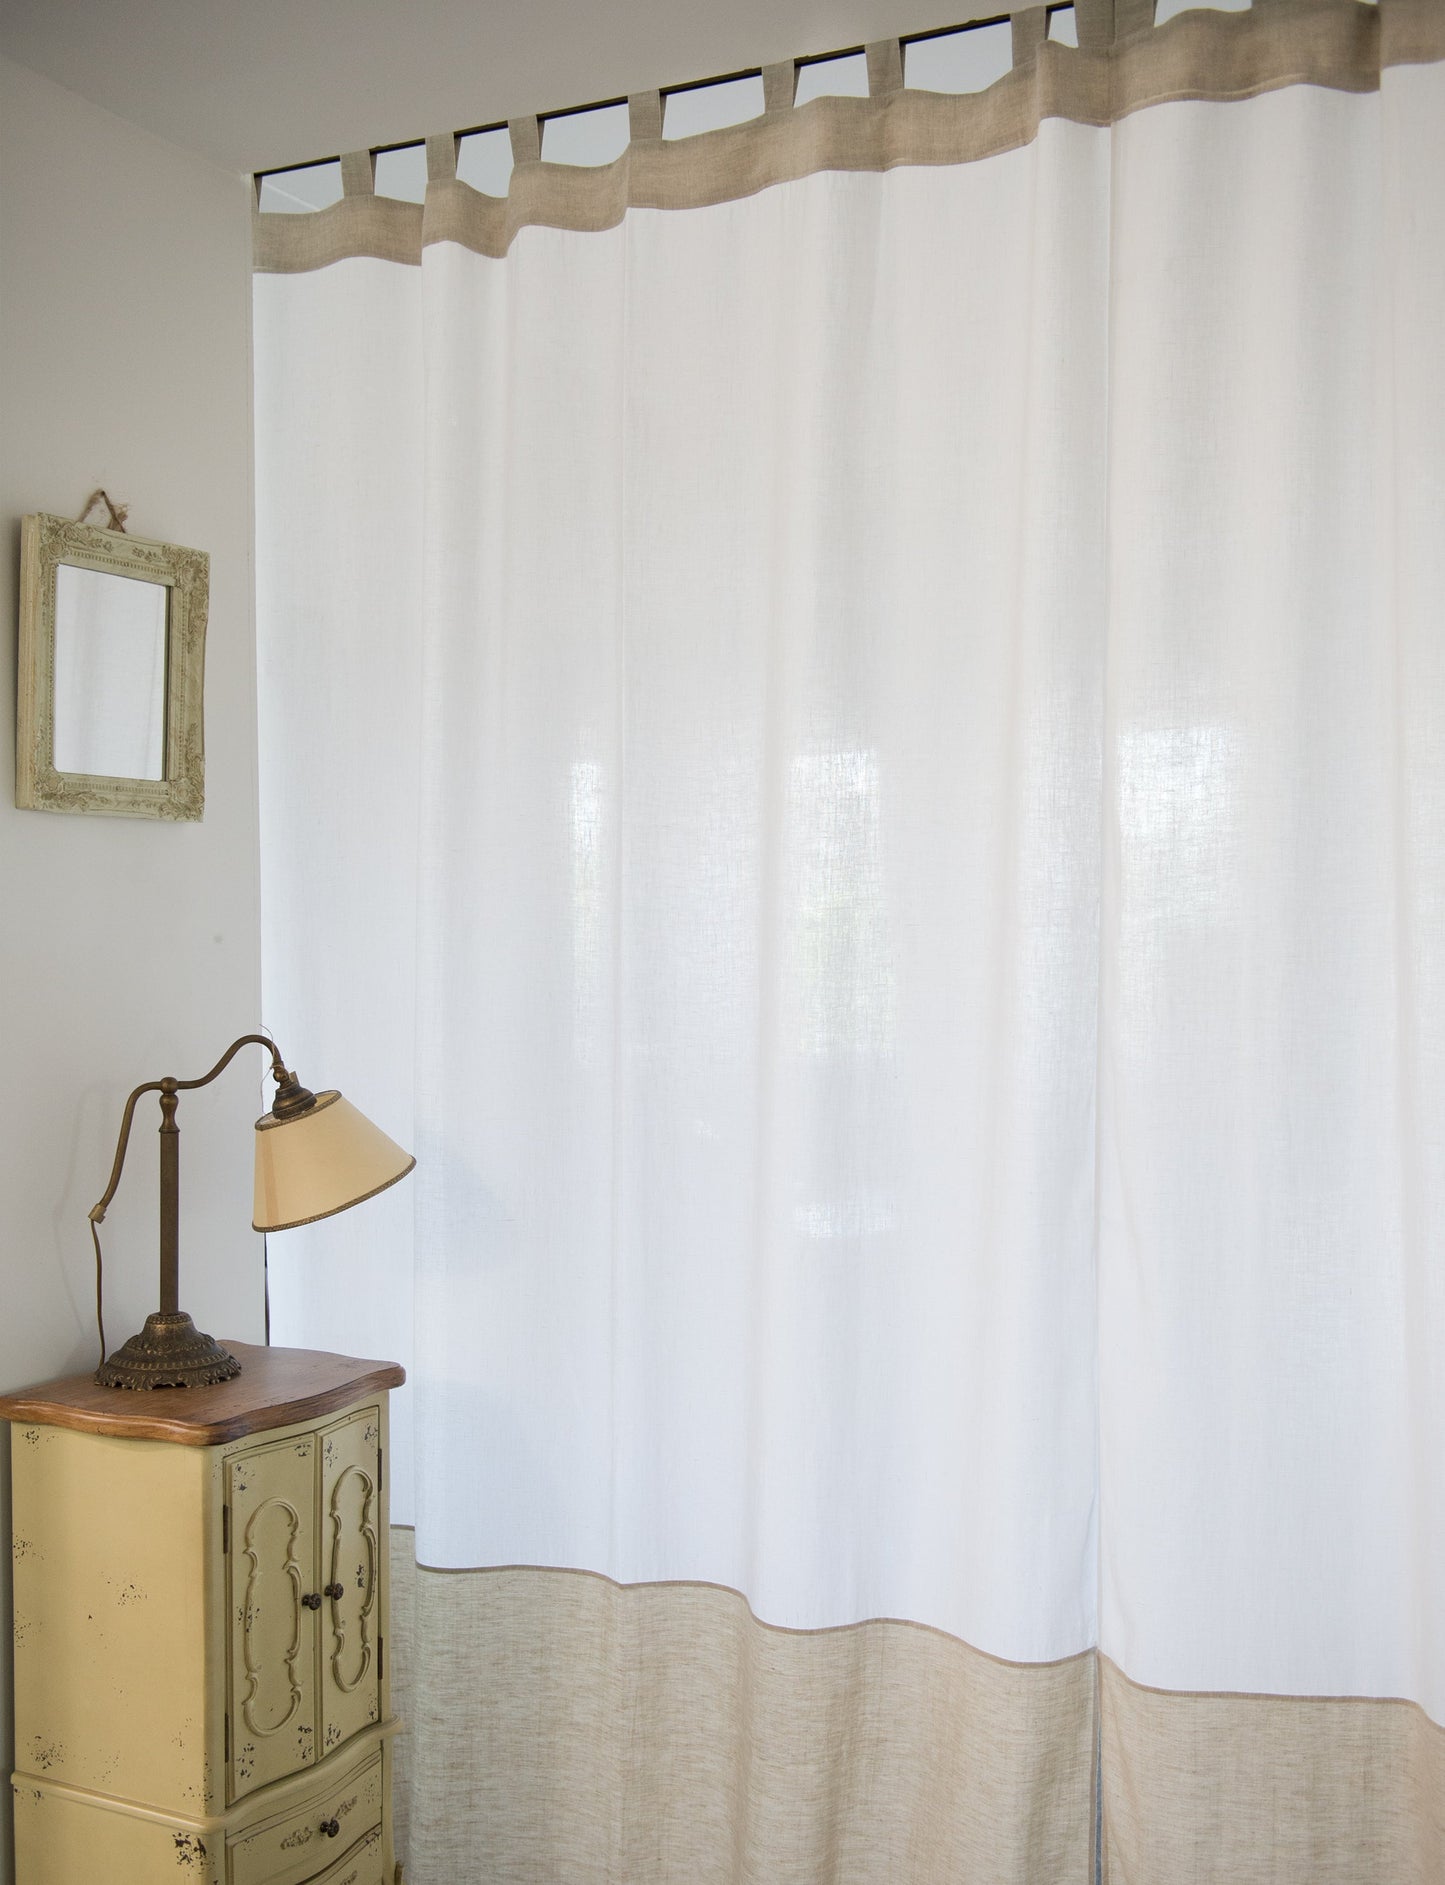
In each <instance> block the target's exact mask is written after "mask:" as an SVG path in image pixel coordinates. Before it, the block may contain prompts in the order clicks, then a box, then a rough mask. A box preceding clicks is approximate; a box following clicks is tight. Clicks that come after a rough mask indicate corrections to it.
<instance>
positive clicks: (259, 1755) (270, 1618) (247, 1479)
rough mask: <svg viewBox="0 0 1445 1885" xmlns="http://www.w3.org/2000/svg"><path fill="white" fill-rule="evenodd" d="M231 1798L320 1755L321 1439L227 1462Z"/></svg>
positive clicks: (301, 1439)
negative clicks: (318, 1462)
mask: <svg viewBox="0 0 1445 1885" xmlns="http://www.w3.org/2000/svg"><path fill="white" fill-rule="evenodd" d="M226 1502H227V1507H228V1513H229V1516H228V1528H229V1561H228V1567H227V1574H226V1575H227V1593H228V1603H229V1626H230V1627H229V1631H228V1643H227V1709H228V1715H229V1728H230V1742H231V1798H232V1799H233V1800H239V1799H241V1798H242V1796H243V1795H245V1794H248V1793H253V1792H254V1791H255V1790H256V1788H257V1787H263V1786H265V1785H266V1783H267V1782H268V1781H272V1780H279V1779H281V1777H282V1776H283V1775H286V1774H294V1773H296V1772H297V1771H298V1770H299V1769H301V1768H304V1767H308V1766H310V1765H311V1763H312V1762H314V1761H315V1759H316V1616H317V1610H318V1605H317V1601H316V1599H317V1578H316V1553H317V1539H316V1437H315V1435H313V1434H302V1435H299V1436H295V1437H293V1438H291V1439H289V1440H281V1441H276V1442H274V1443H273V1444H272V1445H270V1446H260V1447H254V1448H252V1449H250V1450H249V1451H247V1452H245V1453H238V1454H235V1455H234V1456H233V1457H232V1458H231V1459H229V1460H228V1461H227V1462H226Z"/></svg>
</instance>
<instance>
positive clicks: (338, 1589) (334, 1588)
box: [323, 1584, 346, 1603]
mask: <svg viewBox="0 0 1445 1885" xmlns="http://www.w3.org/2000/svg"><path fill="white" fill-rule="evenodd" d="M323 1595H325V1596H327V1597H329V1598H330V1599H331V1601H332V1603H339V1602H340V1601H341V1599H342V1598H343V1597H344V1596H345V1595H346V1586H345V1585H344V1584H328V1585H327V1586H326V1589H325V1592H324V1593H323Z"/></svg>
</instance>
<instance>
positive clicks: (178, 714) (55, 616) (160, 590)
mask: <svg viewBox="0 0 1445 1885" xmlns="http://www.w3.org/2000/svg"><path fill="white" fill-rule="evenodd" d="M209 583H210V560H209V558H208V557H207V556H206V555H205V553H204V552H203V551H201V550H186V549H182V548H181V547H180V545H178V544H174V543H152V542H149V541H148V540H147V539H145V538H144V537H130V536H126V535H125V534H123V533H122V532H120V531H117V530H101V529H97V528H96V527H95V526H93V525H90V524H82V523H72V522H70V520H69V519H67V518H64V517H49V516H45V515H43V514H42V515H38V516H34V517H27V518H25V519H24V520H23V522H22V524H21V531H20V672H19V678H18V686H17V689H16V712H17V728H16V743H15V803H16V804H17V805H21V806H26V807H28V808H30V809H31V810H33V811H48V812H93V813H107V814H110V815H113V816H119V817H124V818H172V819H198V818H200V816H201V814H202V810H203V808H204V803H205V740H204V735H203V730H202V713H201V707H202V677H203V672H204V657H205V638H206V604H207V596H208V590H209Z"/></svg>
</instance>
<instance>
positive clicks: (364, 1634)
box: [319, 1408, 382, 1754]
mask: <svg viewBox="0 0 1445 1885" xmlns="http://www.w3.org/2000/svg"><path fill="white" fill-rule="evenodd" d="M319 1439H320V1443H321V1565H322V1576H323V1578H324V1587H323V1588H324V1595H325V1599H326V1602H325V1606H324V1608H323V1610H322V1624H321V1638H322V1640H321V1745H322V1748H323V1750H324V1751H325V1752H326V1753H328V1754H329V1753H330V1752H331V1750H332V1749H333V1748H336V1747H340V1745H341V1744H342V1742H343V1741H346V1740H348V1739H349V1738H350V1737H351V1736H352V1735H353V1734H357V1733H359V1732H360V1730H361V1729H363V1728H365V1727H367V1726H368V1725H369V1724H370V1723H371V1722H374V1721H376V1720H377V1719H378V1717H379V1715H380V1712H381V1643H380V1629H379V1626H380V1607H379V1603H378V1599H379V1596H380V1591H381V1550H382V1540H381V1532H380V1509H381V1432H380V1427H379V1424H378V1421H377V1416H376V1411H375V1409H373V1408H363V1409H362V1411H361V1412H360V1413H358V1414H353V1415H352V1416H351V1417H350V1418H349V1419H347V1420H344V1421H339V1422H338V1423H337V1424H336V1425H335V1426H334V1427H328V1428H326V1429H325V1431H324V1432H323V1433H322V1434H321V1435H320V1436H319Z"/></svg>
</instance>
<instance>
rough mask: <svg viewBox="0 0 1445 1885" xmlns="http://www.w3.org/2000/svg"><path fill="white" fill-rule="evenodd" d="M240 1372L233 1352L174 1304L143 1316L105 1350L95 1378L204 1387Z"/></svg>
mask: <svg viewBox="0 0 1445 1885" xmlns="http://www.w3.org/2000/svg"><path fill="white" fill-rule="evenodd" d="M240 1372H241V1364H240V1362H238V1361H237V1360H236V1357H235V1356H234V1355H232V1354H230V1353H229V1352H228V1351H227V1350H226V1349H224V1348H222V1347H221V1344H220V1343H219V1342H217V1341H215V1340H214V1339H213V1338H212V1337H211V1336H209V1335H203V1334H202V1333H201V1331H200V1330H199V1329H198V1328H197V1327H196V1325H195V1323H194V1322H192V1320H191V1318H190V1317H189V1316H188V1315H187V1314H186V1312H185V1310H184V1309H179V1310H177V1311H176V1313H175V1314H174V1315H163V1314H160V1313H157V1314H155V1315H151V1316H147V1317H146V1325H145V1327H144V1328H143V1329H142V1330H141V1332H140V1334H139V1335H133V1336H132V1337H131V1338H130V1340H129V1341H128V1342H127V1343H126V1344H125V1346H124V1347H123V1348H118V1349H117V1350H116V1351H115V1353H114V1354H113V1355H110V1356H108V1357H107V1358H106V1360H105V1361H103V1362H102V1363H101V1365H100V1367H99V1368H97V1369H96V1371H95V1379H96V1382H97V1383H98V1385H99V1386H101V1387H103V1388H207V1387H211V1386H213V1385H214V1384H215V1383H216V1382H217V1381H229V1380H230V1379H231V1377H232V1376H233V1375H238V1374H239V1373H240Z"/></svg>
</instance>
